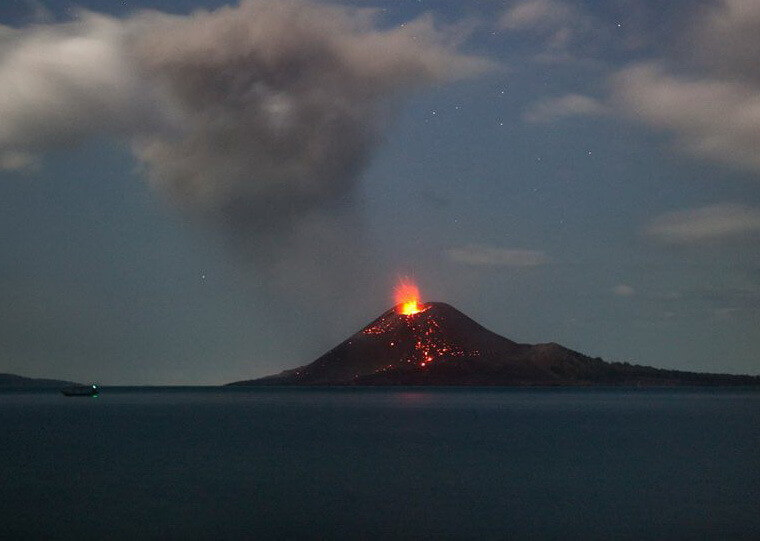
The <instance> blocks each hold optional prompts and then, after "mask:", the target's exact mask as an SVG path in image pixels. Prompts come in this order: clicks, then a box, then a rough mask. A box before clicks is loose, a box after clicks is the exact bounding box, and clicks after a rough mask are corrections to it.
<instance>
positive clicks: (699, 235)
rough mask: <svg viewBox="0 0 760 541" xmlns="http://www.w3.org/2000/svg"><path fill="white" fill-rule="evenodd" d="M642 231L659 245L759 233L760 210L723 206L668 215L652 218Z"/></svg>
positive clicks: (712, 206)
mask: <svg viewBox="0 0 760 541" xmlns="http://www.w3.org/2000/svg"><path fill="white" fill-rule="evenodd" d="M644 232H645V233H646V234H647V235H649V236H651V237H652V238H654V239H655V240H658V241H660V242H665V243H670V244H691V243H699V242H706V241H716V240H722V239H735V238H741V237H745V236H747V235H757V234H760V209H757V208H753V207H748V206H746V205H739V204H733V203H722V204H717V205H710V206H707V207H701V208H696V209H689V210H679V211H675V212H669V213H667V214H663V215H661V216H659V217H657V218H655V219H654V220H653V221H652V222H651V223H650V224H649V225H647V226H646V228H645V229H644Z"/></svg>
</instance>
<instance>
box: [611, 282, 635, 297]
mask: <svg viewBox="0 0 760 541" xmlns="http://www.w3.org/2000/svg"><path fill="white" fill-rule="evenodd" d="M612 294H613V295H617V296H618V297H633V296H634V295H635V294H636V290H635V289H633V288H632V287H631V286H629V285H628V284H619V285H616V286H615V287H613V288H612Z"/></svg>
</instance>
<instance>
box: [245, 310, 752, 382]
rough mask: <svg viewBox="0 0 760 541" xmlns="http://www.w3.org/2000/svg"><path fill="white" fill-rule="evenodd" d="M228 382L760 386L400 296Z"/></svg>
mask: <svg viewBox="0 0 760 541" xmlns="http://www.w3.org/2000/svg"><path fill="white" fill-rule="evenodd" d="M231 385H467V386H493V385H513V386H523V385H760V377H754V376H735V375H728V374H702V373H694V372H680V371H674V370H661V369H656V368H651V367H647V366H638V365H630V364H628V363H608V362H605V361H603V360H602V359H600V358H599V357H596V358H592V357H587V356H586V355H583V354H581V353H578V352H577V351H573V350H570V349H567V348H565V347H562V346H560V345H559V344H555V343H548V344H535V345H532V344H520V343H517V342H513V341H512V340H509V339H507V338H504V337H503V336H500V335H498V334H496V333H494V332H491V331H489V330H487V329H485V328H484V327H482V326H481V325H479V324H478V323H476V322H475V321H473V320H472V319H470V318H469V317H467V316H466V315H464V314H463V313H462V312H460V311H459V310H457V309H456V308H454V307H453V306H450V305H449V304H446V303H442V302H430V303H425V304H421V303H417V302H416V301H415V302H414V303H412V302H410V301H404V302H400V303H399V304H398V305H396V306H394V307H393V308H391V309H390V310H388V311H386V312H385V313H384V314H382V315H381V316H380V317H378V318H377V319H375V320H374V321H373V322H371V323H370V324H369V325H367V326H366V327H364V328H363V329H361V330H360V331H359V332H357V333H356V334H354V335H353V336H351V337H349V338H348V339H347V340H345V341H343V342H342V343H341V344H339V345H338V346H336V347H335V348H333V349H332V350H330V351H328V352H327V353H325V354H324V355H322V356H321V357H320V358H318V359H317V360H316V361H314V362H312V363H311V364H308V365H305V366H301V367H299V368H295V369H292V370H286V371H284V372H281V373H280V374H276V375H272V376H267V377H264V378H261V379H256V380H247V381H239V382H236V383H233V384H231Z"/></svg>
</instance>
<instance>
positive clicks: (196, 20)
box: [0, 0, 493, 267]
mask: <svg viewBox="0 0 760 541" xmlns="http://www.w3.org/2000/svg"><path fill="white" fill-rule="evenodd" d="M378 15H379V14H378V12H376V11H374V10H369V9H356V8H350V7H345V6H338V5H329V4H322V3H316V2H310V1H308V0H256V1H254V0H247V1H245V0H244V1H242V2H241V3H240V4H239V5H237V6H226V7H221V8H219V9H217V10H215V11H205V10H198V11H195V12H193V13H192V14H190V15H169V14H164V13H160V12H156V11H141V12H138V13H136V14H134V15H132V16H131V17H129V18H125V19H118V18H113V17H107V16H103V15H98V14H95V13H92V12H88V11H82V12H80V13H79V15H78V17H77V18H76V19H75V20H73V21H70V22H66V23H58V24H37V25H34V26H30V27H27V28H21V29H11V28H8V27H0V88H2V89H3V90H2V92H1V93H0V165H2V167H3V168H4V169H18V168H21V167H23V166H25V165H27V164H31V163H33V162H34V156H35V155H37V154H40V153H43V152H44V151H46V150H48V149H51V148H55V147H67V146H73V145H76V144H79V143H81V142H82V141H85V140H86V139H88V138H91V137H96V136H103V135H106V136H114V137H119V138H122V139H124V140H126V141H127V142H128V143H129V144H130V146H131V148H132V149H133V152H134V155H135V157H136V158H137V160H138V161H139V163H140V165H141V168H142V171H143V173H144V175H145V176H146V178H148V179H149V181H150V183H151V184H152V185H153V186H154V187H155V189H156V190H157V191H158V192H160V193H162V194H163V195H164V196H165V197H166V198H167V199H168V200H169V201H171V202H172V203H173V204H175V205H177V206H178V207H180V208H182V209H185V210H187V211H189V212H191V213H192V214H195V215H198V216H201V217H203V218H204V219H206V220H208V221H211V222H214V223H217V224H222V225H223V226H224V227H226V228H227V229H228V230H230V231H233V232H234V236H235V237H236V239H243V242H246V243H250V244H252V245H254V246H255V248H254V249H255V250H257V254H256V257H255V259H257V260H258V261H267V260H269V259H271V256H272V254H273V253H279V254H283V253H287V252H289V253H291V254H294V253H295V252H296V251H297V247H300V246H302V245H304V244H309V245H310V246H313V244H311V243H309V242H307V240H308V239H309V238H311V237H312V236H314V233H313V231H310V230H309V228H310V227H311V226H312V225H313V224H315V223H317V224H319V227H318V228H317V229H318V230H319V234H318V236H319V238H320V239H321V242H320V243H317V244H318V246H319V248H320V249H322V250H328V251H329V249H330V246H331V242H332V241H329V240H328V239H340V238H343V239H345V238H347V237H352V236H353V237H355V236H356V235H349V234H345V235H342V234H341V233H340V230H341V229H346V227H347V225H350V227H348V229H351V228H352V227H353V226H355V225H356V220H355V219H354V218H352V217H351V214H352V213H351V208H352V198H353V194H354V187H355V186H356V184H357V181H358V179H359V176H360V173H361V172H362V170H363V168H364V167H365V166H366V164H367V163H368V160H369V157H370V155H371V154H372V152H373V150H374V149H375V148H376V146H377V145H378V143H379V142H380V140H381V138H382V134H383V131H384V129H385V127H386V124H387V118H388V117H389V113H392V112H393V110H394V104H396V103H398V101H399V99H400V98H402V97H403V95H404V94H405V93H408V92H410V91H413V90H416V89H420V88H424V87H425V86H429V85H434V84H439V83H443V82H447V81H452V80H456V79H460V78H466V77H471V76H474V75H477V74H479V73H481V72H483V71H485V70H488V69H490V68H492V67H493V64H492V63H491V62H489V61H488V60H486V59H484V58H481V57H477V56H468V55H465V54H462V53H461V52H459V51H458V47H459V45H460V44H461V42H462V40H463V39H464V38H465V37H466V36H465V35H463V33H462V30H461V29H460V28H458V27H450V28H440V27H439V26H437V25H436V24H435V21H434V20H433V19H432V18H431V17H430V16H422V17H420V18H417V19H415V20H412V21H407V22H406V23H405V24H403V25H401V26H398V27H383V26H382V25H381V24H380V21H379V20H378ZM342 217H346V218H345V220H344V219H343V218H342ZM328 230H331V231H328ZM333 248H334V246H333ZM314 249H316V248H314ZM262 250H263V251H264V252H267V253H263V252H262ZM312 252H313V250H312ZM310 255H312V256H315V257H321V259H322V260H329V259H331V258H330V257H326V256H325V253H324V252H320V253H317V254H315V253H311V254H310ZM298 257H301V258H303V257H304V256H303V255H300V256H298ZM280 263H281V262H280ZM291 263H292V262H291ZM285 266H286V267H287V266H288V265H285ZM290 266H291V267H292V266H293V265H290Z"/></svg>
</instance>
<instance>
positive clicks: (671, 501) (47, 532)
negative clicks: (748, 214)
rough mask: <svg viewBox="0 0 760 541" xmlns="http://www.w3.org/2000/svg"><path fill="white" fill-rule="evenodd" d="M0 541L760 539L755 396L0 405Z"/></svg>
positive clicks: (225, 397)
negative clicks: (139, 540)
mask: <svg viewBox="0 0 760 541" xmlns="http://www.w3.org/2000/svg"><path fill="white" fill-rule="evenodd" d="M0 427H1V428H2V433H1V434H0V537H2V538H14V539H15V538H38V537H40V538H41V537H44V538H54V539H55V538H78V539H81V538H85V539H95V538H101V539H102V538H108V539H113V538H124V539H128V538H135V537H140V538H155V539H158V538H161V539H218V538H257V539H261V538H291V539H295V538H299V539H300V538H325V537H327V538H364V539H366V538H410V537H428V538H442V537H443V538H493V539H496V538H528V537H530V538H565V539H566V538H608V537H610V536H614V537H616V538H629V539H702V538H709V539H725V538H736V539H745V538H746V539H758V538H760V392H757V391H747V390H718V391H716V390H703V389H688V390H683V389H682V390H620V389H617V390H605V389H581V390H578V389H574V390H566V389H565V390H548V389H547V390H530V389H516V390H515V389H512V390H477V389H476V390H457V389H455V390H451V389H438V390H435V389H414V390H412V389H397V390H377V389H358V390H356V389H327V390H304V389H286V390H282V389H234V388H233V389H216V388H213V389H211V388H203V389H195V388H192V389H190V388H184V389H176V388H175V389H106V390H105V391H104V392H103V394H101V395H100V397H98V398H65V397H63V396H62V395H60V394H57V393H55V392H40V393H38V392H33V393H32V392H23V393H22V392H18V393H10V392H4V393H0Z"/></svg>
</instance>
